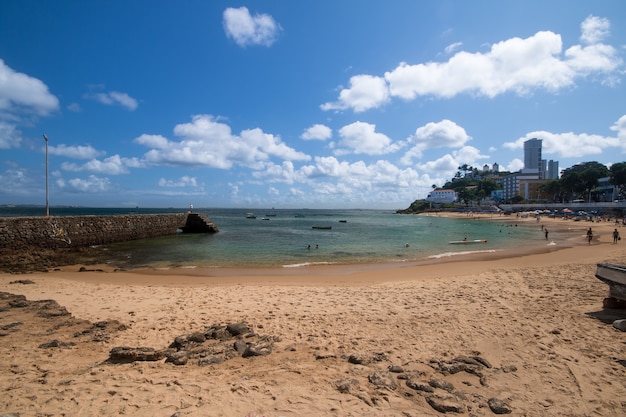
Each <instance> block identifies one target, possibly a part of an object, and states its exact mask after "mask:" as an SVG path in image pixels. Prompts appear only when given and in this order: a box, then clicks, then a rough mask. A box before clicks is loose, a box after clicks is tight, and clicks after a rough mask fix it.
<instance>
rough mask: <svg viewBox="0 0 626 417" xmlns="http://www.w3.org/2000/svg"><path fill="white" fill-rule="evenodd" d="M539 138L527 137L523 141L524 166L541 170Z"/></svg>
mask: <svg viewBox="0 0 626 417" xmlns="http://www.w3.org/2000/svg"><path fill="white" fill-rule="evenodd" d="M541 142H542V141H541V139H536V138H533V139H528V140H527V141H526V142H524V168H525V169H536V170H537V171H539V172H541Z"/></svg>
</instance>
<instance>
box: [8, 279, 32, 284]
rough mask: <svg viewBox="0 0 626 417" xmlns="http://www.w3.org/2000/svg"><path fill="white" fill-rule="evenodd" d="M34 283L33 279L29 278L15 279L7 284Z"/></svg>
mask: <svg viewBox="0 0 626 417" xmlns="http://www.w3.org/2000/svg"><path fill="white" fill-rule="evenodd" d="M34 283H35V281H33V280H30V279H18V280H16V281H11V282H9V284H24V285H28V284H34Z"/></svg>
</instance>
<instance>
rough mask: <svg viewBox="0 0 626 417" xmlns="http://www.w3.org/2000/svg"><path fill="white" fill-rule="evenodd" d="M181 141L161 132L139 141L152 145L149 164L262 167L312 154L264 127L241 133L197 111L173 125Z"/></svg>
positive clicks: (303, 157) (300, 159)
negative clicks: (186, 119) (234, 132)
mask: <svg viewBox="0 0 626 417" xmlns="http://www.w3.org/2000/svg"><path fill="white" fill-rule="evenodd" d="M174 134H175V135H176V136H178V137H179V138H181V139H180V140H179V141H175V140H167V139H165V138H163V137H161V136H158V135H141V136H139V137H138V138H137V139H135V142H136V143H139V144H142V145H145V146H149V147H152V148H153V149H151V150H149V151H148V152H146V154H145V155H144V159H145V161H146V162H147V163H150V164H156V165H158V164H165V165H174V166H203V167H209V168H220V169H229V168H231V167H232V166H233V165H235V164H237V165H241V166H245V167H249V168H253V169H255V168H256V169H259V168H262V167H263V166H264V164H265V163H266V162H267V161H269V160H270V159H271V158H273V157H275V158H280V159H284V160H294V161H308V160H310V157H309V156H308V155H306V154H304V153H302V152H298V151H296V150H295V149H293V148H291V147H289V146H287V145H286V144H285V143H283V142H282V141H281V139H280V137H279V136H275V135H272V134H268V133H264V132H263V131H262V130H261V129H258V128H256V129H248V130H243V131H242V132H241V133H240V134H239V135H234V134H233V133H232V132H231V128H230V126H228V125H227V124H225V123H221V122H219V121H217V120H216V119H215V118H214V117H213V116H210V115H197V116H194V117H193V118H192V121H191V123H183V124H179V125H176V127H174Z"/></svg>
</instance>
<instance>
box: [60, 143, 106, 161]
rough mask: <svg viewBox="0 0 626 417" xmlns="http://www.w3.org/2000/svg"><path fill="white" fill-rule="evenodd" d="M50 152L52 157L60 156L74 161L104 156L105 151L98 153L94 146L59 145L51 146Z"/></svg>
mask: <svg viewBox="0 0 626 417" xmlns="http://www.w3.org/2000/svg"><path fill="white" fill-rule="evenodd" d="M48 150H49V152H50V154H51V155H60V156H65V157H67V158H74V159H91V158H97V157H98V156H100V155H103V154H104V152H103V151H98V150H97V149H95V148H93V147H92V146H68V145H58V146H49V147H48Z"/></svg>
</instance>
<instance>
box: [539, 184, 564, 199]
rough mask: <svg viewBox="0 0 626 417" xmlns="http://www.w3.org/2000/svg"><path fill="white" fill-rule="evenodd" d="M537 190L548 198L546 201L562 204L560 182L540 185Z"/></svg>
mask: <svg viewBox="0 0 626 417" xmlns="http://www.w3.org/2000/svg"><path fill="white" fill-rule="evenodd" d="M539 188H540V190H541V193H542V194H545V195H547V196H548V197H549V198H548V200H550V201H552V202H556V201H561V202H562V195H561V191H562V190H561V181H559V180H550V181H548V182H545V183H543V184H541V185H540V186H539Z"/></svg>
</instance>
